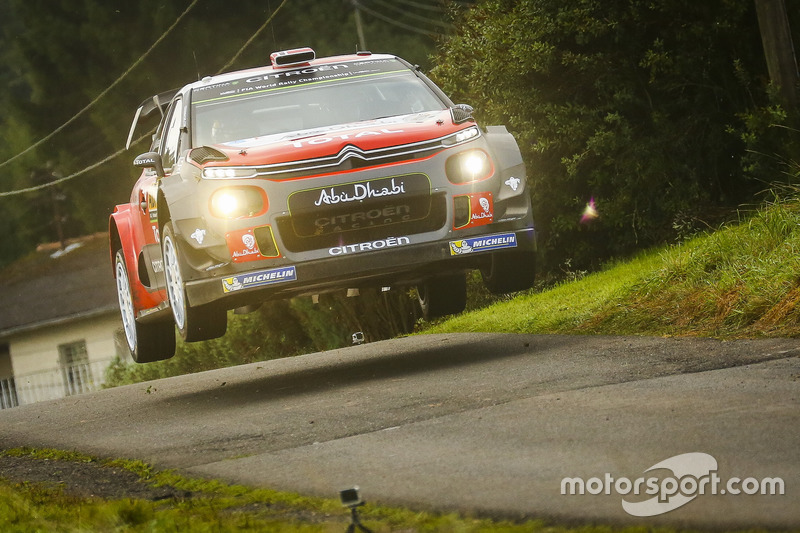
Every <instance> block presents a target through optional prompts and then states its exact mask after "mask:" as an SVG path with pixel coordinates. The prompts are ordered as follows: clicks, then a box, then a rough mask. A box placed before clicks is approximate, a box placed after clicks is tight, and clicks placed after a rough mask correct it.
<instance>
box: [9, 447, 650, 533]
mask: <svg viewBox="0 0 800 533" xmlns="http://www.w3.org/2000/svg"><path fill="white" fill-rule="evenodd" d="M3 455H5V456H13V457H21V458H25V459H29V460H31V461H35V462H38V463H40V464H41V463H45V462H47V463H49V464H48V465H47V467H48V468H50V469H51V471H52V472H54V473H55V472H58V474H54V479H58V478H59V476H60V477H62V478H63V477H68V472H69V470H70V468H71V466H72V465H74V464H91V465H93V466H94V467H96V468H97V469H101V470H102V469H116V470H125V471H127V472H130V473H132V474H134V476H135V477H136V478H138V479H137V480H136V481H135V483H138V484H141V485H144V486H146V487H151V488H152V489H153V490H154V491H156V492H157V493H159V494H160V493H162V492H163V491H162V489H163V488H164V487H169V488H171V489H173V492H174V493H175V494H176V496H173V497H170V498H158V499H148V498H146V497H143V498H139V499H133V498H119V499H107V498H103V497H98V496H86V495H85V491H86V490H91V489H92V487H91V485H86V486H85V487H74V486H72V487H69V486H67V484H65V483H58V482H56V483H53V482H49V483H29V482H22V483H19V482H14V481H11V480H8V479H4V478H3V477H2V476H0V531H3V532H4V533H17V532H19V533H28V532H31V531H47V532H51V531H53V532H64V533H72V532H76V533H77V532H82V533H83V532H87V533H90V532H105V531H114V532H118V533H123V532H137V531H141V532H147V533H158V532H175V531H191V532H204V531H213V532H217V533H223V532H227V531H231V532H233V531H237V532H239V531H254V532H255V531H258V532H264V531H275V532H278V531H287V532H289V531H297V532H341V531H345V530H346V529H347V526H348V525H349V524H350V512H349V510H348V509H346V508H344V507H342V505H341V504H340V503H339V501H338V500H334V499H324V498H311V497H305V496H300V495H297V494H291V493H283V492H276V491H272V490H267V489H251V488H247V487H243V486H236V485H227V484H224V483H221V482H218V481H204V480H198V479H191V478H187V477H183V476H180V475H178V474H176V473H175V472H173V471H157V470H155V469H153V468H152V467H150V466H149V465H147V464H144V463H142V462H139V461H127V460H119V459H117V460H101V459H98V458H95V457H91V456H87V455H82V454H78V453H74V452H64V451H58V450H47V449H44V450H42V449H38V450H37V449H30V448H25V449H12V450H6V451H0V456H3ZM31 468H34V467H31ZM62 472H63V473H64V475H60V474H61V473H62ZM95 488H97V487H95ZM81 492H84V495H81V494H80V493H81ZM137 492H138V491H137ZM365 496H366V497H367V498H368V495H365ZM359 517H360V518H361V521H362V522H363V523H364V525H365V526H367V527H368V528H369V529H371V530H372V531H374V532H375V533H380V532H386V531H437V532H448V531H450V532H462V533H470V532H476V533H477V532H486V533H494V532H498V533H499V532H505V533H517V532H519V533H528V532H530V533H534V532H539V531H542V532H543V531H547V532H549V533H558V532H562V531H563V532H568V531H583V532H586V533H591V532H593V531H597V532H601V531H602V532H605V533H608V532H609V531H612V530H611V529H609V528H607V527H602V528H601V527H596V528H592V527H589V528H586V527H581V528H579V529H569V528H561V527H552V526H547V525H546V524H545V523H544V522H542V521H538V520H533V521H526V522H510V521H504V520H494V519H489V518H476V517H468V516H463V515H459V514H455V513H449V514H438V513H430V512H417V511H411V510H407V509H400V508H391V507H384V506H378V505H372V504H369V503H368V504H366V505H365V506H363V507H361V508H360V509H359ZM665 531H666V530H665Z"/></svg>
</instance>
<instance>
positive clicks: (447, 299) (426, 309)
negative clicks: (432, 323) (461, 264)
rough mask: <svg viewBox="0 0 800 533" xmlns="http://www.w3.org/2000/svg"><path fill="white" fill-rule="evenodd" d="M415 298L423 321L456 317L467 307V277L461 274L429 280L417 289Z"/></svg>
mask: <svg viewBox="0 0 800 533" xmlns="http://www.w3.org/2000/svg"><path fill="white" fill-rule="evenodd" d="M417 297H418V298H419V305H420V307H421V308H422V317H423V318H424V319H425V320H432V319H434V318H439V317H442V316H447V315H456V314H458V313H460V312H462V311H463V310H464V308H466V307H467V276H466V274H464V273H463V272H462V273H459V274H451V275H449V276H442V277H437V278H433V279H429V280H428V281H426V282H425V283H424V284H423V285H419V286H418V287H417Z"/></svg>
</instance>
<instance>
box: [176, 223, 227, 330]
mask: <svg viewBox="0 0 800 533" xmlns="http://www.w3.org/2000/svg"><path fill="white" fill-rule="evenodd" d="M161 243H162V251H163V254H164V277H165V281H166V284H167V295H168V297H169V305H170V307H171V308H172V316H173V317H174V318H175V325H176V326H177V328H178V333H180V335H181V338H183V340H185V341H186V342H195V341H205V340H209V339H216V338H218V337H222V336H223V335H225V330H226V329H227V328H228V317H227V315H226V313H225V309H221V308H217V307H210V306H204V307H192V306H190V305H189V301H188V298H187V297H186V286H185V283H184V281H183V273H182V272H183V270H182V268H183V267H182V266H181V257H182V256H181V252H180V250H179V248H178V241H177V239H176V238H175V231H174V229H173V227H172V223H171V222H169V223H167V225H166V226H164V231H163V234H162V238H161Z"/></svg>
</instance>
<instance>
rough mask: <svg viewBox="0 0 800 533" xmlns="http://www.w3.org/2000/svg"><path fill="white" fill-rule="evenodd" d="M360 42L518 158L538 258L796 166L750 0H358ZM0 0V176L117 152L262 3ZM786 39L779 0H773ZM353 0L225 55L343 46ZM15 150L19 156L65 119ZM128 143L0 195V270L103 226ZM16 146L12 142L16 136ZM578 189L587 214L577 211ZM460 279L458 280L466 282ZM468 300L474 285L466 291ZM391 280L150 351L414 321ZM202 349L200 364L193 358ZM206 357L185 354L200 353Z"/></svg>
mask: <svg viewBox="0 0 800 533" xmlns="http://www.w3.org/2000/svg"><path fill="white" fill-rule="evenodd" d="M359 2H360V4H361V5H362V6H363V9H362V12H361V18H362V21H363V24H364V35H365V40H366V44H367V48H368V49H371V50H372V51H375V52H390V53H396V54H398V55H400V56H403V57H405V58H406V59H408V60H410V61H412V62H416V63H418V64H420V65H421V66H422V67H423V70H425V71H428V72H429V73H430V74H431V76H432V77H433V78H434V79H435V80H436V81H437V82H438V83H439V84H440V85H441V86H442V87H443V88H444V89H445V91H446V92H448V93H450V94H451V96H452V97H453V99H454V100H456V101H458V102H465V103H469V104H471V105H473V106H474V107H475V108H476V113H477V115H478V117H479V118H480V119H481V120H482V122H483V123H484V124H491V123H494V124H506V125H507V126H508V128H509V129H510V130H511V131H512V132H513V133H514V134H515V135H516V137H517V139H518V141H519V143H520V147H521V149H522V152H523V156H524V158H525V160H526V163H527V166H528V179H529V182H530V184H531V188H532V191H533V201H534V213H535V218H536V224H537V229H538V231H539V236H540V241H539V243H540V250H541V260H540V262H539V265H540V270H541V274H542V275H543V276H544V277H547V276H551V275H558V274H559V273H562V272H563V271H564V270H567V269H568V270H571V271H574V270H590V269H594V268H597V267H598V266H600V265H601V264H602V263H603V262H604V261H607V260H609V259H612V258H619V257H624V256H626V255H629V254H631V253H633V252H635V251H636V250H638V249H641V248H645V247H649V246H652V245H655V244H659V243H664V242H670V241H673V240H675V239H680V238H683V237H685V236H687V235H688V234H690V233H692V232H694V231H697V230H698V229H707V228H708V227H713V226H714V225H715V224H717V223H718V222H719V221H721V220H724V219H725V217H726V216H727V215H728V214H729V213H732V212H734V211H735V210H736V209H738V208H741V206H743V205H745V206H746V205H752V204H757V203H758V202H759V201H760V194H761V193H762V192H763V191H766V190H768V189H769V188H770V187H771V186H772V184H773V183H774V182H775V181H783V182H790V183H793V182H795V181H796V177H797V176H796V169H797V168H798V167H797V164H796V162H797V161H798V160H799V158H800V155H798V152H799V151H800V149H798V146H797V138H798V131H797V129H796V127H797V123H796V120H795V119H794V118H793V117H791V116H789V114H788V113H787V111H786V109H784V108H783V107H782V106H781V105H780V104H779V103H778V100H777V98H776V94H774V91H773V90H772V88H771V86H770V83H769V77H768V75H767V69H766V62H765V60H764V52H763V49H762V45H761V39H760V35H759V27H758V22H757V17H756V13H755V8H754V2H753V1H749V0H748V1H744V0H703V1H697V0H618V1H610V2H609V1H601V0H568V1H566V0H517V1H512V0H479V1H477V2H463V1H452V0H448V1H442V2H439V1H435V0H431V1H420V0H397V1H396V2H388V1H384V0H359ZM191 3H192V2H191V0H180V1H179V0H170V1H164V0H140V1H137V2H128V1H122V0H107V1H103V2H98V1H96V0H6V1H5V3H4V10H3V18H2V22H0V139H2V143H0V192H4V191H11V190H17V189H21V188H25V187H31V186H33V185H37V184H41V183H46V182H48V181H52V180H53V179H54V178H57V177H58V176H68V175H71V174H73V173H75V172H77V171H79V170H82V169H85V168H86V167H88V166H90V165H92V164H94V163H96V162H98V161H100V160H102V159H103V158H104V157H106V156H108V155H109V154H113V153H114V152H116V151H117V150H120V149H121V148H122V147H123V145H124V142H125V138H126V136H127V132H128V128H129V125H130V119H131V117H132V114H133V111H134V110H135V108H136V107H137V106H138V104H139V103H140V102H141V101H143V100H144V99H145V98H147V97H149V96H151V95H153V94H156V93H159V92H162V91H165V90H167V89H170V88H173V87H178V86H181V85H183V84H185V83H187V82H189V81H192V80H194V79H197V78H198V77H202V76H204V75H208V74H214V73H216V72H218V71H219V70H220V69H221V68H222V67H223V66H224V65H226V63H228V62H229V60H230V59H231V58H233V57H234V55H235V54H236V53H237V52H238V51H240V49H242V47H243V45H244V44H245V42H246V41H247V40H248V39H249V38H250V36H251V35H253V34H254V33H255V32H256V31H257V30H258V29H259V27H261V25H262V24H263V23H264V21H266V20H267V18H268V17H269V16H270V14H271V13H273V12H274V10H275V9H277V8H278V6H279V5H281V0H265V1H260V2H238V3H235V4H231V3H230V2H226V1H223V0H199V2H198V3H197V4H196V5H195V6H194V7H193V8H192V9H191V10H190V12H189V13H188V15H187V16H186V17H185V18H184V19H183V20H182V21H181V22H180V23H179V24H178V25H177V26H176V27H175V29H174V31H172V32H170V33H169V34H168V35H167V37H166V38H165V39H164V41H163V42H161V43H160V44H159V45H158V46H157V47H156V48H155V49H154V50H153V52H152V53H151V54H149V55H148V56H147V57H146V58H145V59H144V60H143V61H142V62H141V64H139V65H138V66H135V67H134V68H132V69H131V70H130V73H129V74H128V75H126V76H125V77H124V79H122V81H121V82H119V83H118V84H117V85H115V86H114V87H113V89H111V90H109V91H108V93H107V94H105V95H104V96H103V97H102V98H100V99H99V100H97V102H96V103H94V104H93V105H92V106H91V107H90V108H89V110H88V112H86V113H83V114H81V115H80V116H79V117H78V118H77V119H74V120H73V117H75V116H76V114H78V113H79V112H80V111H81V110H82V109H84V108H85V107H86V106H87V105H89V104H90V103H91V102H93V101H94V100H95V99H96V98H97V96H98V95H100V94H101V93H103V91H105V90H106V89H107V88H108V87H109V86H110V85H111V84H112V83H114V82H115V80H117V79H118V78H119V77H120V76H121V75H122V74H123V73H124V72H126V71H127V70H128V69H130V68H131V66H132V65H133V64H134V62H135V61H136V60H137V59H138V58H139V57H140V56H142V54H144V53H145V51H146V50H148V48H150V46H151V45H152V44H153V43H154V42H156V40H157V39H158V38H159V37H160V36H162V35H163V34H164V33H165V32H166V31H167V29H168V28H170V26H171V25H172V24H173V23H174V21H175V20H176V19H177V18H178V17H179V16H180V15H181V13H183V12H184V10H186V9H187V7H189V6H190V4H191ZM787 8H788V9H789V17H790V22H791V26H792V28H793V29H794V41H795V42H800V35H797V31H798V28H800V4H798V3H797V2H791V1H789V2H787ZM358 40H359V38H358V34H357V32H356V22H355V10H354V3H353V1H352V0H325V1H316V0H288V2H286V4H285V6H284V7H282V8H281V11H280V13H279V14H278V15H277V16H276V17H275V20H274V21H273V22H272V24H270V25H269V26H268V27H267V28H266V30H265V31H263V32H262V33H261V34H259V36H258V38H256V39H255V40H254V42H253V43H252V45H250V46H248V47H247V48H245V49H244V50H243V53H242V54H241V55H240V56H239V58H238V59H237V60H236V61H235V63H234V64H233V66H232V67H231V68H232V69H233V68H246V67H250V66H256V65H261V64H264V63H266V62H267V61H268V56H269V53H270V52H271V51H273V50H280V49H287V48H293V47H298V46H312V47H313V48H315V49H316V51H317V53H318V55H320V56H323V55H331V54H339V53H349V52H352V51H354V50H355V49H356V47H357V43H358ZM70 120H72V122H71V123H70V124H69V125H68V126H66V127H64V128H63V131H60V132H59V133H58V134H56V135H54V136H53V137H52V138H51V139H49V140H47V141H45V142H43V143H41V144H40V145H39V146H37V147H36V148H35V149H31V150H29V151H27V152H25V153H22V152H23V151H24V150H26V149H27V148H28V147H30V146H32V145H33V144H34V143H36V142H37V141H39V140H40V139H43V138H44V137H45V136H47V135H48V134H50V133H51V132H53V131H54V130H55V129H56V128H58V127H60V126H62V125H63V124H65V123H66V122H67V121H70ZM146 148H147V142H146V140H143V141H142V142H140V143H139V144H137V145H134V146H133V147H132V148H131V149H130V150H128V151H124V152H123V153H122V154H121V155H119V156H118V157H115V158H112V159H111V160H110V161H108V162H107V163H105V164H102V165H99V166H98V167H97V168H95V169H93V170H91V171H88V172H86V173H85V174H82V175H81V176H79V177H77V178H76V179H73V180H71V181H68V182H65V183H63V184H61V185H59V186H58V187H51V188H46V189H43V190H41V191H37V192H31V193H27V194H24V195H19V196H10V197H0V210H2V213H3V216H2V217H0V234H2V235H3V237H2V240H0V267H1V266H3V265H6V264H8V263H10V262H11V261H13V260H14V259H16V258H18V257H20V256H22V255H24V254H25V253H27V252H28V251H29V250H31V249H33V248H34V247H35V246H36V245H37V244H39V243H42V242H49V241H54V240H57V239H58V238H60V237H61V236H64V237H77V236H80V235H83V234H87V233H92V232H95V231H103V230H104V229H105V228H106V224H107V218H108V215H109V214H110V212H111V211H112V210H113V207H114V205H115V204H118V203H122V202H125V201H127V199H128V195H129V194H130V188H131V185H132V184H133V182H134V181H135V178H136V173H135V171H134V170H133V168H132V167H131V165H130V161H131V160H132V159H133V157H134V156H135V155H137V154H138V153H139V152H142V151H144V150H145V149H146ZM21 153H22V155H18V154H21ZM590 201H594V203H595V205H596V208H597V211H598V213H599V217H597V218H595V219H592V220H590V221H589V222H588V223H581V213H582V212H583V210H584V207H585V206H586V205H587V204H588V203H589V202H590ZM474 281H475V280H474V279H473V281H472V282H471V283H472V285H474ZM485 301H487V296H486V293H478V297H477V299H473V301H472V302H471V305H479V304H480V303H482V302H485ZM416 321H417V311H416V309H415V308H414V306H413V305H412V298H411V297H410V295H409V293H408V292H407V291H403V290H400V291H393V292H391V293H381V292H379V291H374V292H370V293H365V294H362V296H361V297H360V298H357V299H346V298H344V297H339V296H330V295H329V296H323V299H322V300H321V301H320V303H319V304H312V303H311V302H310V301H306V300H295V301H292V302H271V303H268V304H266V305H265V306H264V307H262V308H261V309H260V310H259V311H258V312H256V313H254V314H252V315H248V316H247V317H240V318H238V319H237V320H234V321H232V322H231V332H230V333H229V334H228V335H227V336H226V337H225V338H224V339H223V340H219V341H211V342H209V343H201V344H197V345H187V346H185V347H182V348H181V350H182V355H181V357H182V358H183V359H182V360H181V357H179V358H176V359H175V360H173V361H171V362H168V363H166V364H169V365H173V366H175V367H176V368H174V369H173V370H172V371H181V370H182V369H181V368H178V367H180V366H181V365H183V366H185V367H186V368H191V369H193V370H197V369H201V368H205V365H208V364H213V365H216V364H233V363H235V362H244V361H247V360H257V359H263V358H267V357H277V356H282V355H287V354H290V353H299V352H302V351H308V350H313V349H327V348H332V347H336V346H342V345H345V344H347V343H349V342H350V341H349V339H350V334H351V333H352V332H353V331H359V330H360V331H364V332H365V333H366V334H367V337H368V339H370V340H378V339H381V338H386V337H388V336H392V335H396V334H399V333H405V332H408V331H410V330H412V329H413V327H414V324H415V322H416ZM212 360H213V361H216V363H210V362H208V361H212ZM204 361H205V362H204Z"/></svg>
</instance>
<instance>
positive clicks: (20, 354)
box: [0, 233, 127, 408]
mask: <svg viewBox="0 0 800 533" xmlns="http://www.w3.org/2000/svg"><path fill="white" fill-rule="evenodd" d="M121 343H124V340H123V336H122V323H121V320H120V318H119V310H118V303H117V294H116V285H115V282H114V277H113V271H112V268H111V259H110V256H109V252H108V236H107V234H105V233H98V234H95V235H91V236H88V237H83V238H81V239H74V240H71V241H68V243H67V246H66V247H65V248H64V249H62V248H60V246H59V245H58V244H54V245H42V246H39V248H38V249H37V250H36V252H34V253H32V254H30V255H28V256H27V257H24V258H22V259H20V260H19V261H17V262H15V263H13V264H12V265H10V266H8V267H7V268H5V269H3V270H2V271H0V408H8V407H14V406H17V405H23V404H28V403H33V402H38V401H42V400H49V399H54V398H62V397H65V396H70V395H73V394H80V393H82V392H87V391H91V390H96V389H97V388H99V387H100V386H101V385H102V384H103V382H104V381H105V371H106V368H107V367H108V365H109V363H110V362H111V361H112V360H113V359H114V358H115V357H116V356H118V355H119V356H121V357H126V356H127V350H125V349H123V346H124V344H121Z"/></svg>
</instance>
